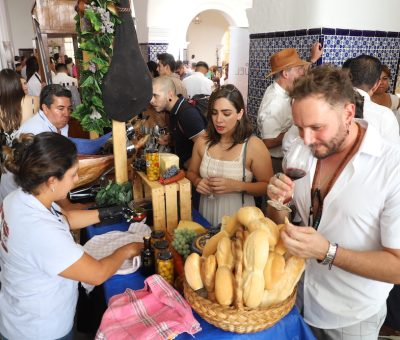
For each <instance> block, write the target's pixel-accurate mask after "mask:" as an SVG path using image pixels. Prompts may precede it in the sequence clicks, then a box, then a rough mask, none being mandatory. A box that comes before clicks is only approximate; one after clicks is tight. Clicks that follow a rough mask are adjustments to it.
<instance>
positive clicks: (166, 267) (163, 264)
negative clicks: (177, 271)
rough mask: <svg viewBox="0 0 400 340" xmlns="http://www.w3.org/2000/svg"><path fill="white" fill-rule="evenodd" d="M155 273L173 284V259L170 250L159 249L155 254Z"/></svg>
mask: <svg viewBox="0 0 400 340" xmlns="http://www.w3.org/2000/svg"><path fill="white" fill-rule="evenodd" d="M157 274H158V275H160V276H162V277H163V278H164V279H165V281H167V282H168V283H169V284H170V285H173V284H174V260H173V258H172V253H171V252H170V251H166V250H164V251H161V252H159V253H158V256H157Z"/></svg>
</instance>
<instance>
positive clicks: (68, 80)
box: [53, 72, 78, 86]
mask: <svg viewBox="0 0 400 340" xmlns="http://www.w3.org/2000/svg"><path fill="white" fill-rule="evenodd" d="M53 84H60V85H63V84H65V85H66V86H67V85H70V86H71V85H74V86H78V80H76V79H75V78H73V77H70V76H69V75H68V74H66V73H64V72H59V73H57V74H56V75H54V76H53Z"/></svg>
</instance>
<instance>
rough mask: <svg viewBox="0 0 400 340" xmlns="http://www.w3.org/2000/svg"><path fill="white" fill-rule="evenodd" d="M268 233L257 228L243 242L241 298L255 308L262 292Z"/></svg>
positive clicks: (248, 305) (267, 251)
mask: <svg viewBox="0 0 400 340" xmlns="http://www.w3.org/2000/svg"><path fill="white" fill-rule="evenodd" d="M268 237H269V234H268V232H267V231H265V230H262V229H258V230H255V231H253V232H252V233H250V235H249V236H248V238H247V240H246V242H245V243H244V250H243V252H244V254H243V255H244V268H245V270H244V274H243V300H244V303H245V305H246V306H247V307H250V308H256V307H257V306H258V305H259V304H260V303H261V300H262V297H263V293H264V285H265V282H264V267H265V265H266V263H267V260H268V255H269V243H268Z"/></svg>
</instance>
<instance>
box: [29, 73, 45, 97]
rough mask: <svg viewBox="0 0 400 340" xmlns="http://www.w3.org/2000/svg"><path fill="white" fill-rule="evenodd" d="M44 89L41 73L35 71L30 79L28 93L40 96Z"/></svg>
mask: <svg viewBox="0 0 400 340" xmlns="http://www.w3.org/2000/svg"><path fill="white" fill-rule="evenodd" d="M41 91H42V83H41V81H40V75H39V73H37V72H35V73H34V74H33V76H32V77H30V78H29V80H28V94H29V95H30V96H36V97H40V92H41Z"/></svg>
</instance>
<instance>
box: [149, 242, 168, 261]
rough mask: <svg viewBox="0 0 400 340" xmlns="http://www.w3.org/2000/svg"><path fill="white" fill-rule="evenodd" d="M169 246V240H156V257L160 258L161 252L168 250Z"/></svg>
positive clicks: (154, 246)
mask: <svg viewBox="0 0 400 340" xmlns="http://www.w3.org/2000/svg"><path fill="white" fill-rule="evenodd" d="M168 247H169V242H168V241H167V240H160V241H156V242H154V245H153V248H154V256H155V258H158V254H159V253H160V252H162V251H166V250H168Z"/></svg>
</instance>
